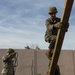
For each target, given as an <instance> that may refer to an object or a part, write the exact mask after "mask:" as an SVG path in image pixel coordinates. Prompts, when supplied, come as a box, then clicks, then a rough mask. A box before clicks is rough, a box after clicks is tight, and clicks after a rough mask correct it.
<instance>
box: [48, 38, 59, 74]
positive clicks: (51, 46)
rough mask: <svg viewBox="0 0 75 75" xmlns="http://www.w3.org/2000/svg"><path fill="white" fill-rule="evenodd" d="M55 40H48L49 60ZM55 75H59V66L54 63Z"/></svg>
mask: <svg viewBox="0 0 75 75" xmlns="http://www.w3.org/2000/svg"><path fill="white" fill-rule="evenodd" d="M55 42H56V40H55V39H54V40H52V41H51V42H50V45H49V50H50V51H49V54H50V61H51V59H52V55H53V50H54V46H55ZM50 61H49V65H50ZM55 75H60V69H59V66H58V65H56V70H55Z"/></svg>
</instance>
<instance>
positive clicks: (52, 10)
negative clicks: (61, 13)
mask: <svg viewBox="0 0 75 75" xmlns="http://www.w3.org/2000/svg"><path fill="white" fill-rule="evenodd" d="M48 13H49V14H50V13H58V11H57V8H56V7H55V6H52V7H50V8H49V10H48Z"/></svg>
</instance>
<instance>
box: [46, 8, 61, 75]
mask: <svg viewBox="0 0 75 75" xmlns="http://www.w3.org/2000/svg"><path fill="white" fill-rule="evenodd" d="M52 8H53V9H51V8H50V10H49V12H48V13H49V14H50V13H53V12H54V11H55V12H56V13H57V12H58V11H57V9H56V7H52ZM58 22H60V18H58V17H56V18H55V19H52V18H51V17H50V18H48V19H46V22H45V24H46V33H45V41H46V42H48V43H50V45H49V50H48V52H47V55H46V56H47V57H48V59H49V60H51V59H52V55H53V50H54V46H55V42H56V36H57V32H58V29H59V28H58V27H55V25H56V24H57V23H58ZM49 65H50V63H49ZM55 75H60V71H59V66H58V65H57V67H56V70H55Z"/></svg>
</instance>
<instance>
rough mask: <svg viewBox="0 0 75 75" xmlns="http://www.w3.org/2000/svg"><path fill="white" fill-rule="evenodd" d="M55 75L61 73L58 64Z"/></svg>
mask: <svg viewBox="0 0 75 75" xmlns="http://www.w3.org/2000/svg"><path fill="white" fill-rule="evenodd" d="M55 75H61V74H60V68H59V66H58V65H57V66H56V70H55Z"/></svg>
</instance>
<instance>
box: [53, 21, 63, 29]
mask: <svg viewBox="0 0 75 75" xmlns="http://www.w3.org/2000/svg"><path fill="white" fill-rule="evenodd" d="M53 26H54V27H55V28H61V26H62V23H61V22H58V23H56V24H54V25H53Z"/></svg>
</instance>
